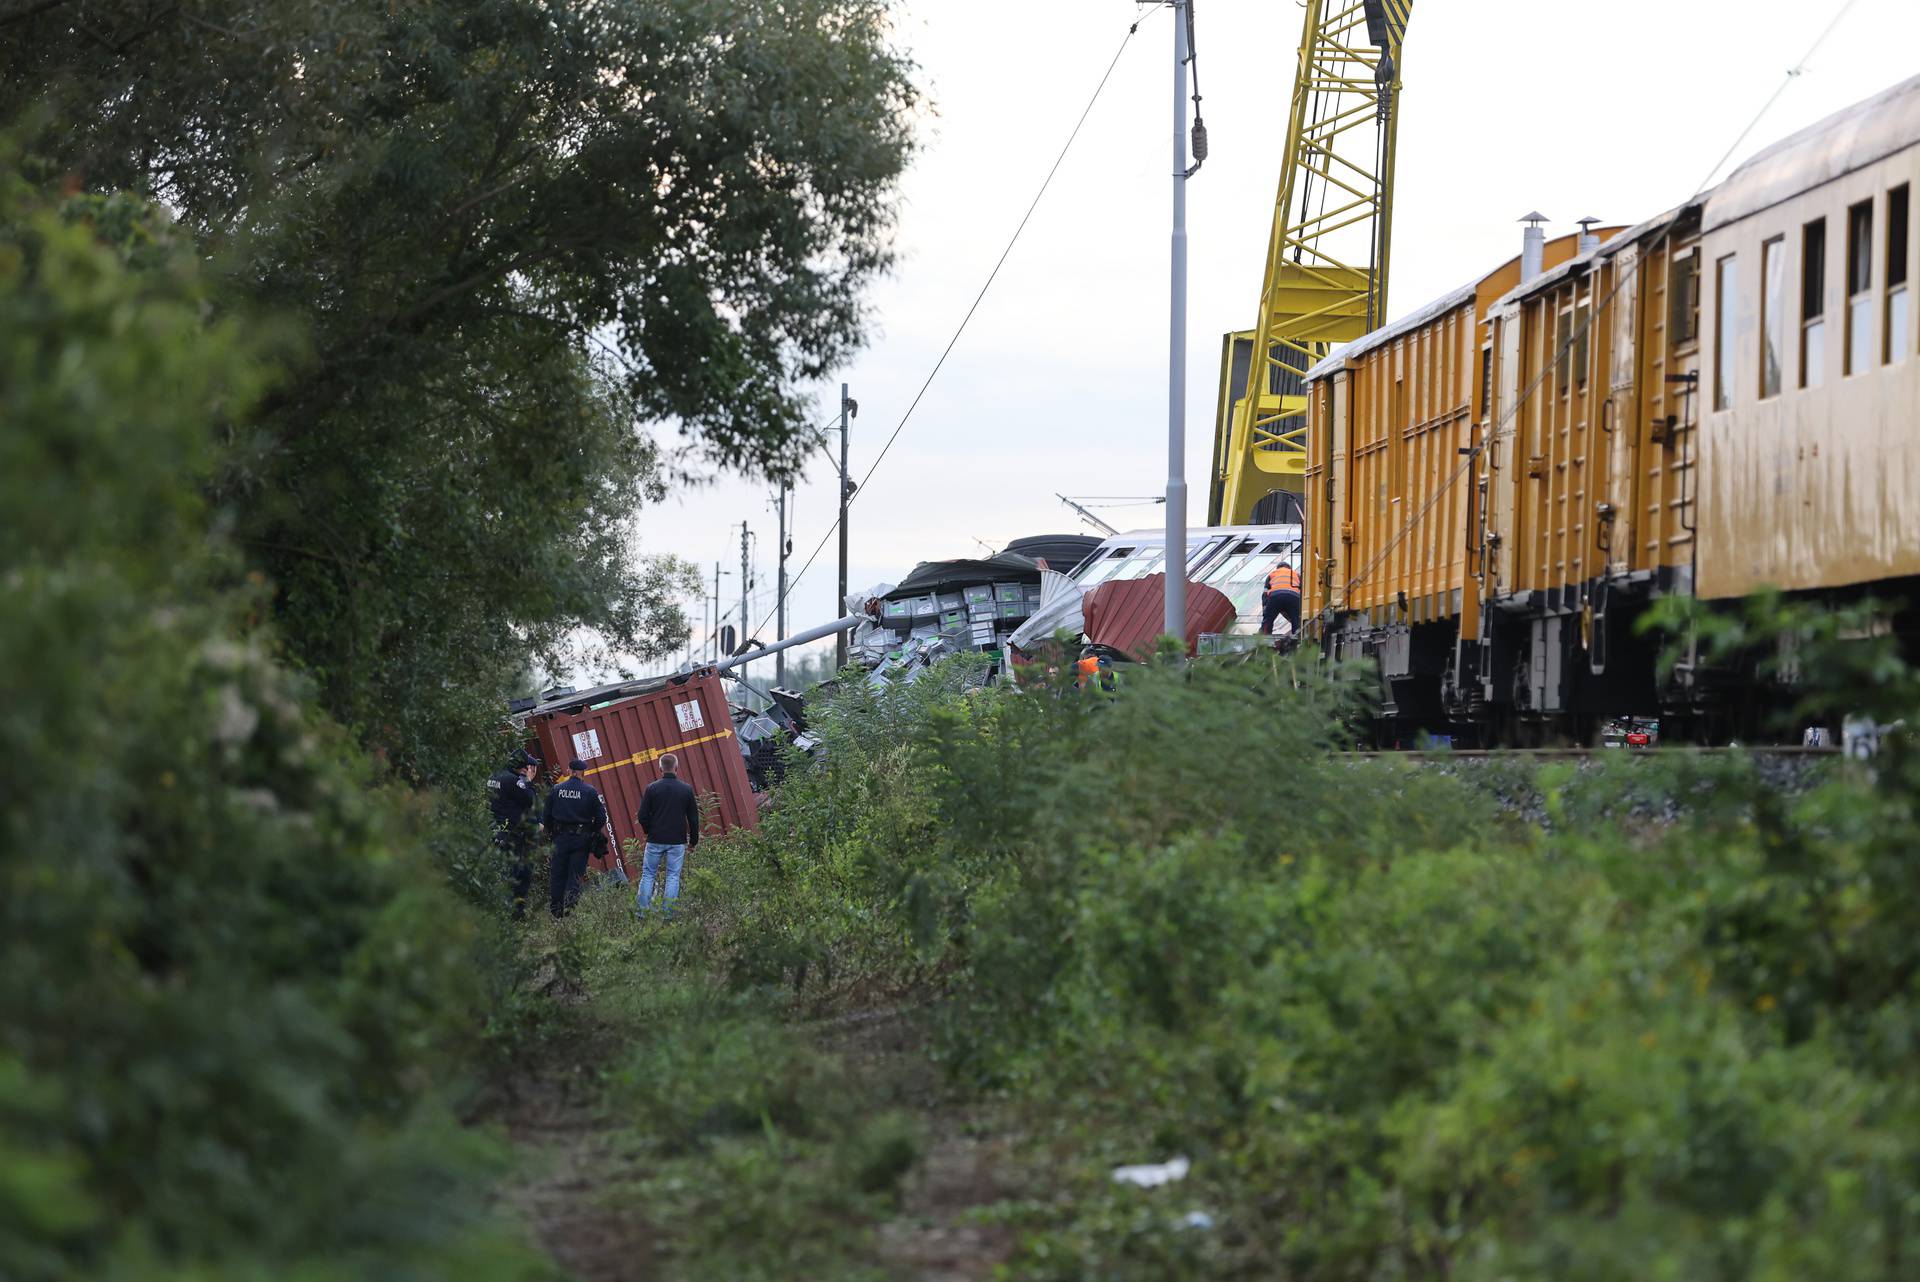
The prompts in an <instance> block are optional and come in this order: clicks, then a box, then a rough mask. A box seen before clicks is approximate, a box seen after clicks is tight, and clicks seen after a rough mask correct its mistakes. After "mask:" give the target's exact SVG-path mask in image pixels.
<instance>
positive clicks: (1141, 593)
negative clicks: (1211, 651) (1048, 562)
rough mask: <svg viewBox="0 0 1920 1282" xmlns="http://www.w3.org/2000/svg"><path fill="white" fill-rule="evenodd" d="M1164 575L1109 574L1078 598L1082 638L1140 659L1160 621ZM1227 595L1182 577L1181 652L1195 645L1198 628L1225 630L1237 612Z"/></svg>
mask: <svg viewBox="0 0 1920 1282" xmlns="http://www.w3.org/2000/svg"><path fill="white" fill-rule="evenodd" d="M1166 599H1167V576H1166V575H1164V574H1149V575H1148V576H1147V577H1146V578H1144V579H1110V580H1108V581H1107V582H1105V583H1102V584H1101V585H1100V586H1099V587H1097V588H1095V589H1094V590H1093V591H1091V592H1089V593H1087V594H1086V596H1085V597H1083V598H1082V599H1081V602H1080V613H1081V617H1082V618H1083V619H1084V620H1085V622H1084V624H1083V625H1082V627H1083V631H1084V633H1085V635H1086V638H1087V640H1088V641H1091V642H1093V643H1094V644H1095V645H1106V646H1112V647H1113V648H1114V649H1116V650H1118V651H1120V652H1121V653H1123V654H1130V655H1132V656H1133V657H1134V658H1136V659H1140V660H1143V661H1144V660H1145V659H1147V658H1148V657H1149V656H1151V655H1152V653H1153V643H1154V642H1155V641H1156V640H1158V639H1159V637H1160V632H1161V630H1162V629H1163V628H1164V627H1165V626H1166V621H1167V610H1166ZM1238 617H1239V616H1238V613H1237V611H1236V610H1235V609H1234V604H1233V602H1232V601H1230V600H1228V599H1227V595H1226V594H1225V593H1224V592H1222V591H1220V590H1219V589H1218V588H1215V587H1210V586H1208V585H1207V584H1205V583H1195V582H1194V581H1193V580H1192V579H1188V580H1187V636H1186V642H1187V653H1188V654H1189V655H1191V654H1193V653H1194V652H1195V650H1197V649H1198V648H1199V645H1200V635H1201V633H1203V632H1225V631H1226V630H1227V629H1228V628H1230V627H1232V626H1233V621H1234V620H1235V619H1236V618H1238Z"/></svg>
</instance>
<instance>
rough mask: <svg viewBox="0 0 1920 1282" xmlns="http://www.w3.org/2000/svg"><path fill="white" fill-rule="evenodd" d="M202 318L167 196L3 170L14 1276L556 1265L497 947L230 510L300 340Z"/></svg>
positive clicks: (2, 1077) (1, 1087)
mask: <svg viewBox="0 0 1920 1282" xmlns="http://www.w3.org/2000/svg"><path fill="white" fill-rule="evenodd" d="M0 168H10V166H0ZM201 304H202V298H201V294H200V289H199V286H198V283H197V276H196V273H195V270H194V265H193V259H192V254H191V252H190V251H189V250H188V249H187V247H186V246H185V245H183V244H181V243H180V242H179V241H178V240H177V238H175V237H174V235H173V233H172V232H171V231H170V230H169V228H168V225H167V223H166V222H165V220H164V219H163V218H161V217H159V216H157V215H155V214H154V213H153V212H152V211H151V210H149V209H148V208H147V207H146V206H144V205H141V204H140V203H139V202H136V201H130V200H127V199H125V198H114V199H111V200H105V201H93V200H84V199H83V200H77V201H72V202H67V203H65V204H61V205H55V204H49V203H47V202H45V201H43V200H41V199H38V198H36V197H35V196H34V195H33V194H32V193H31V192H30V191H29V190H28V189H26V188H25V187H24V186H23V185H21V184H20V183H19V182H18V180H17V179H12V178H7V179H0V421H3V422H4V423H5V424H6V427H5V430H4V431H0V509H3V510H4V511H5V512H6V514H7V519H6V521H5V522H4V524H3V525H0V564H3V565H4V566H5V570H4V574H5V596H6V608H5V609H4V610H0V672H3V673H5V677H4V681H5V687H6V690H5V698H4V700H3V701H0V759H3V760H5V761H6V762H7V763H8V767H9V769H10V770H11V771H12V773H13V775H14V778H15V782H14V784H13V785H11V787H10V796H9V799H8V804H7V805H6V807H5V808H4V812H3V817H0V859H3V860H4V864H3V866H4V871H5V878H6V885H5V894H4V896H0V1274H4V1275H5V1276H6V1277H9V1278H18V1279H23V1280H25V1279H39V1278H54V1277H92V1278H141V1279H146V1278H155V1279H158V1278H182V1279H184V1278H189V1277H190V1278H194V1279H217V1278H243V1277H244V1278H261V1277H288V1276H294V1275H298V1276H300V1277H303V1278H312V1279H323V1278H336V1277H337V1278H341V1279H364V1278H413V1277H423V1278H424V1277H429V1276H433V1277H439V1276H454V1275H458V1276H461V1277H466V1278H475V1279H483V1278H509V1277H518V1276H525V1275H528V1274H529V1273H530V1272H531V1271H532V1265H531V1263H530V1261H529V1259H528V1257H526V1256H525V1255H523V1254H520V1253H519V1252H518V1251H517V1250H516V1249H514V1248H513V1247H512V1246H511V1245H510V1241H511V1240H510V1238H508V1237H506V1236H504V1235H502V1234H501V1233H500V1231H499V1230H498V1229H496V1228H494V1227H492V1226H489V1225H487V1224H485V1223H483V1216H484V1213H485V1211H486V1205H485V1192H484V1184H483V1182H482V1179H481V1177H483V1176H485V1175H486V1174H487V1171H488V1166H487V1160H486V1159H487V1149H486V1146H485V1145H484V1144H482V1143H480V1142H479V1141H478V1140H476V1139H475V1138H474V1137H472V1136H469V1135H465V1134H463V1133H462V1132H460V1130H459V1129H458V1127H457V1126H456V1125H455V1124H454V1122H453V1120H452V1119H451V1117H450V1116H449V1114H448V1111H447V1108H446V1098H447V1097H446V1095H445V1094H444V1093H443V1091H442V1089H441V1085H442V1083H443V1082H444V1081H446V1080H448V1079H449V1078H450V1077H454V1076H457V1072H458V1066H459V1064H460V1062H461V1060H462V1058H463V1057H464V1056H463V1051H464V1050H465V1049H467V1048H468V1047H470V1046H471V1044H472V1042H473V1039H474V1037H475V1033H476V1030H477V1029H479V1028H480V1027H481V1025H482V1023H483V1022H484V1009H485V998H486V995H487V994H486V992H485V990H484V984H483V982H482V981H483V977H484V965H485V958H486V957H487V956H488V955H489V953H488V950H487V947H486V946H485V943H486V937H485V936H484V935H483V934H482V930H483V928H482V926H481V925H480V923H479V920H478V919H477V918H475V917H473V916H471V915H469V914H468V913H467V912H466V911H465V910H464V909H463V908H462V906H461V904H460V903H459V902H458V901H457V900H455V898H454V897H453V896H452V895H451V894H450V893H449V892H448V890H447V889H446V884H445V882H444V879H443V878H442V877H441V875H440V872H439V870H438V869H437V868H436V867H435V866H433V865H432V864H431V863H430V862H429V861H428V860H427V859H426V858H425V857H424V853H425V850H426V848H427V844H428V843H427V841H426V837H427V835H428V832H429V817H428V816H427V815H425V814H422V813H420V811H419V809H418V806H417V804H411V805H410V804H408V803H407V802H406V801H405V800H404V799H403V798H402V797H401V796H400V795H399V794H397V793H396V792H394V791H392V790H390V788H389V787H388V781H387V780H385V779H383V778H382V777H381V776H380V775H379V774H378V773H376V770H375V767H374V765H373V763H372V762H371V761H370V760H369V759H368V758H367V757H366V756H365V755H364V754H363V753H361V752H360V751H359V749H358V748H357V747H355V746H354V745H353V744H352V743H351V742H350V740H349V739H348V737H347V736H346V735H345V734H344V733H342V732H341V731H340V730H339V729H338V728H337V727H334V726H332V725H330V724H329V723H328V722H327V721H326V720H325V719H324V718H323V717H321V716H319V715H318V714H316V713H315V712H314V711H313V710H312V703H311V701H310V699H309V692H308V690H307V689H306V687H305V686H304V685H303V683H302V682H301V681H300V680H298V679H297V678H296V677H293V676H291V675H289V673H288V672H287V671H286V670H285V669H284V668H283V667H282V666H281V665H280V664H279V663H278V662H277V661H276V656H275V653H274V639H273V636H272V634H271V632H270V631H266V630H263V629H262V628H260V627H259V626H257V619H258V617H259V614H260V611H261V609H262V601H261V593H260V590H259V585H258V584H257V582H250V581H249V580H248V579H247V578H246V577H245V576H243V575H242V574H241V573H240V572H239V571H238V569H237V568H236V566H235V563H234V561H233V560H232V559H231V558H230V557H229V556H228V555H227V553H226V551H225V550H224V548H223V545H222V542H221V539H220V536H219V529H218V523H217V519H216V518H215V517H214V515H212V514H210V513H209V512H208V511H207V510H206V509H205V508H204V507H203V505H202V501H201V499H200V498H199V494H198V491H197V489H196V487H195V481H196V479H197V478H204V477H205V476H206V475H207V470H208V469H209V468H210V467H211V466H212V460H213V457H214V448H213V442H212V434H213V431H214V429H215V425H216V424H218V423H221V422H224V421H227V420H228V419H229V418H230V417H231V416H232V415H234V414H236V413H239V412H241V411H242V410H244V407H245V406H246V404H247V403H248V402H249V400H250V399H251V398H252V397H253V396H255V395H256V394H257V393H258V391H259V390H260V389H261V388H262V387H263V386H264V385H265V384H266V383H267V381H268V380H269V379H270V377H271V370H272V359H273V357H274V355H275V354H276V348H275V347H273V346H270V345H269V343H270V336H269V335H266V334H263V332H262V331H261V329H260V327H255V328H254V330H253V331H252V332H248V331H246V330H244V329H243V328H242V327H241V326H239V325H237V324H224V323H217V322H216V323H212V324H209V323H208V321H207V319H206V314H205V312H204V309H203V308H202V305H201Z"/></svg>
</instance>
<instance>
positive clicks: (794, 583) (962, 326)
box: [754, 0, 1167, 632]
mask: <svg viewBox="0 0 1920 1282" xmlns="http://www.w3.org/2000/svg"><path fill="white" fill-rule="evenodd" d="M1166 7H1167V6H1166V2H1165V0H1161V3H1158V4H1155V5H1154V6H1153V8H1152V9H1149V10H1148V11H1147V12H1146V13H1143V14H1141V15H1139V16H1138V17H1136V18H1135V19H1134V20H1133V22H1132V23H1131V24H1129V25H1128V27H1127V33H1126V34H1125V35H1124V36H1122V37H1121V38H1120V46H1119V47H1118V48H1117V49H1115V50H1114V51H1113V58H1112V59H1111V60H1110V61H1109V62H1108V63H1107V69H1106V70H1105V71H1104V72H1102V73H1101V75H1100V81H1099V83H1098V84H1096V85H1094V87H1093V93H1092V95H1091V96H1089V97H1088V99H1087V105H1086V106H1085V107H1083V108H1081V109H1080V116H1079V118H1078V119H1077V120H1075V121H1074V123H1073V128H1072V130H1070V131H1069V132H1068V134H1067V140H1066V142H1064V143H1062V144H1061V146H1060V152H1059V154H1058V155H1056V156H1055V157H1054V158H1053V164H1052V166H1051V167H1049V168H1048V170H1047V174H1046V177H1045V178H1043V179H1041V180H1040V187H1039V190H1037V191H1036V192H1034V194H1033V199H1032V200H1031V201H1029V202H1028V204H1027V210H1026V213H1024V214H1022V215H1021V216H1020V222H1019V224H1018V225H1016V226H1015V227H1014V229H1013V234H1012V235H1011V236H1009V237H1008V238H1007V243H1006V247H1005V248H1003V249H1002V250H1001V251H1000V257H999V258H998V259H997V260H995V262H994V264H993V270H991V271H989V272H988V273H987V278H986V280H985V281H984V282H982V284H981V286H980V289H979V291H978V292H977V293H976V294H974V296H973V302H972V303H970V304H968V306H967V310H966V313H965V315H963V316H961V318H960V323H959V325H957V326H956V327H955V328H954V331H953V335H952V337H950V338H949V339H947V345H946V346H945V347H944V348H942V349H941V351H940V355H939V357H938V358H937V359H936V360H935V361H934V363H933V368H932V369H930V370H928V371H927V377H926V378H925V379H924V380H923V381H922V382H921V384H920V390H919V391H917V392H915V393H914V395H913V400H911V401H910V402H908V404H907V408H906V412H905V413H903V414H902V415H901V416H900V421H899V422H898V423H895V424H894V427H893V431H892V432H891V433H890V434H889V435H888V437H887V440H886V443H885V444H884V445H882V446H881V447H880V453H879V454H878V455H877V456H876V457H875V458H874V460H873V463H872V465H871V466H869V467H868V468H867V470H866V474H865V475H863V476H862V477H861V478H860V482H859V484H858V485H856V486H855V487H854V489H853V492H852V493H851V494H850V495H848V496H847V506H848V507H852V506H853V504H854V503H855V502H857V501H858V500H859V498H860V496H861V495H863V494H865V493H866V492H867V482H868V481H870V480H872V479H873V474H874V473H875V472H877V471H879V470H880V465H881V464H882V463H884V462H885V461H886V458H887V453H888V451H890V450H891V449H893V443H894V442H895V441H897V440H899V439H900V433H901V431H902V430H903V429H904V428H905V427H906V425H907V423H908V421H909V420H911V419H912V418H913V412H914V411H915V410H916V409H918V408H919V407H920V402H921V400H922V399H924V398H925V397H926V394H927V389H928V388H930V387H932V386H933V380H934V379H935V378H937V377H939V374H940V370H941V368H942V367H943V366H944V365H945V364H946V363H947V357H948V356H950V355H952V354H953V349H954V347H955V346H956V345H957V344H958V343H959V342H960V336H961V335H962V334H965V333H966V332H967V325H968V324H969V323H970V322H971V321H972V320H973V316H974V313H975V312H977V311H979V310H980V304H981V302H982V301H983V300H984V299H985V298H986V296H987V291H988V290H990V289H992V288H993V282H994V281H995V280H996V279H998V278H999V275H1000V269H1001V268H1002V267H1004V266H1006V263H1007V258H1008V257H1009V256H1010V255H1011V254H1012V253H1013V248H1014V246H1015V245H1017V244H1019V243H1020V236H1021V233H1022V232H1024V231H1026V229H1027V224H1028V223H1029V222H1031V221H1032V219H1033V214H1034V211H1035V210H1037V209H1038V208H1039V207H1040V201H1041V199H1042V198H1043V197H1045V196H1046V194H1047V189H1048V188H1049V187H1051V186H1052V185H1053V179H1054V175H1056V174H1058V173H1059V172H1060V166H1061V164H1062V163H1064V162H1065V160H1066V158H1067V153H1068V152H1069V151H1071V150H1073V144H1074V141H1075V140H1076V139H1078V138H1079V137H1080V130H1081V129H1082V128H1083V127H1084V126H1085V125H1086V123H1087V117H1088V116H1090V115H1092V114H1093V108H1094V105H1095V104H1096V103H1098V102H1099V101H1100V95H1101V93H1102V92H1103V91H1104V90H1105V89H1106V87H1107V82H1108V81H1109V80H1111V79H1112V78H1113V71H1114V68H1115V67H1118V66H1119V65H1120V57H1121V55H1122V54H1124V53H1126V51H1127V46H1128V44H1130V43H1131V42H1132V40H1133V37H1134V33H1135V32H1137V31H1139V30H1140V24H1141V23H1142V22H1144V21H1146V20H1147V19H1148V18H1149V17H1152V16H1153V14H1154V13H1156V12H1158V11H1159V10H1161V9H1164V8H1166ZM834 422H835V423H838V422H839V419H837V418H836V419H835V420H834ZM839 528H840V520H839V518H838V517H837V516H836V517H835V518H834V520H833V523H832V524H830V525H828V526H827V530H826V533H824V534H822V535H821V536H820V541H819V542H818V543H816V544H815V545H814V548H813V551H812V552H810V553H808V554H807V559H806V562H805V563H804V564H803V565H801V567H800V570H799V572H798V573H796V574H795V575H794V576H793V577H792V578H790V579H789V580H787V591H786V593H785V595H783V596H782V597H781V598H780V600H782V601H784V600H785V599H786V598H787V597H790V596H792V595H793V590H794V589H795V588H796V587H798V586H799V585H800V580H801V579H802V578H804V577H805V576H806V573H807V571H808V570H810V569H812V568H813V563H814V562H815V561H816V560H818V559H819V556H820V553H821V551H822V550H823V549H824V548H825V547H826V546H827V540H829V539H831V538H832V537H833V535H834V532H835V531H836V530H838V529H839ZM774 609H775V610H776V611H777V610H778V609H779V602H778V601H776V602H775V604H774ZM769 617H771V616H769ZM760 625H761V627H764V626H765V625H766V619H762V620H761V621H760ZM754 631H755V632H758V631H759V628H755V629H754Z"/></svg>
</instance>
